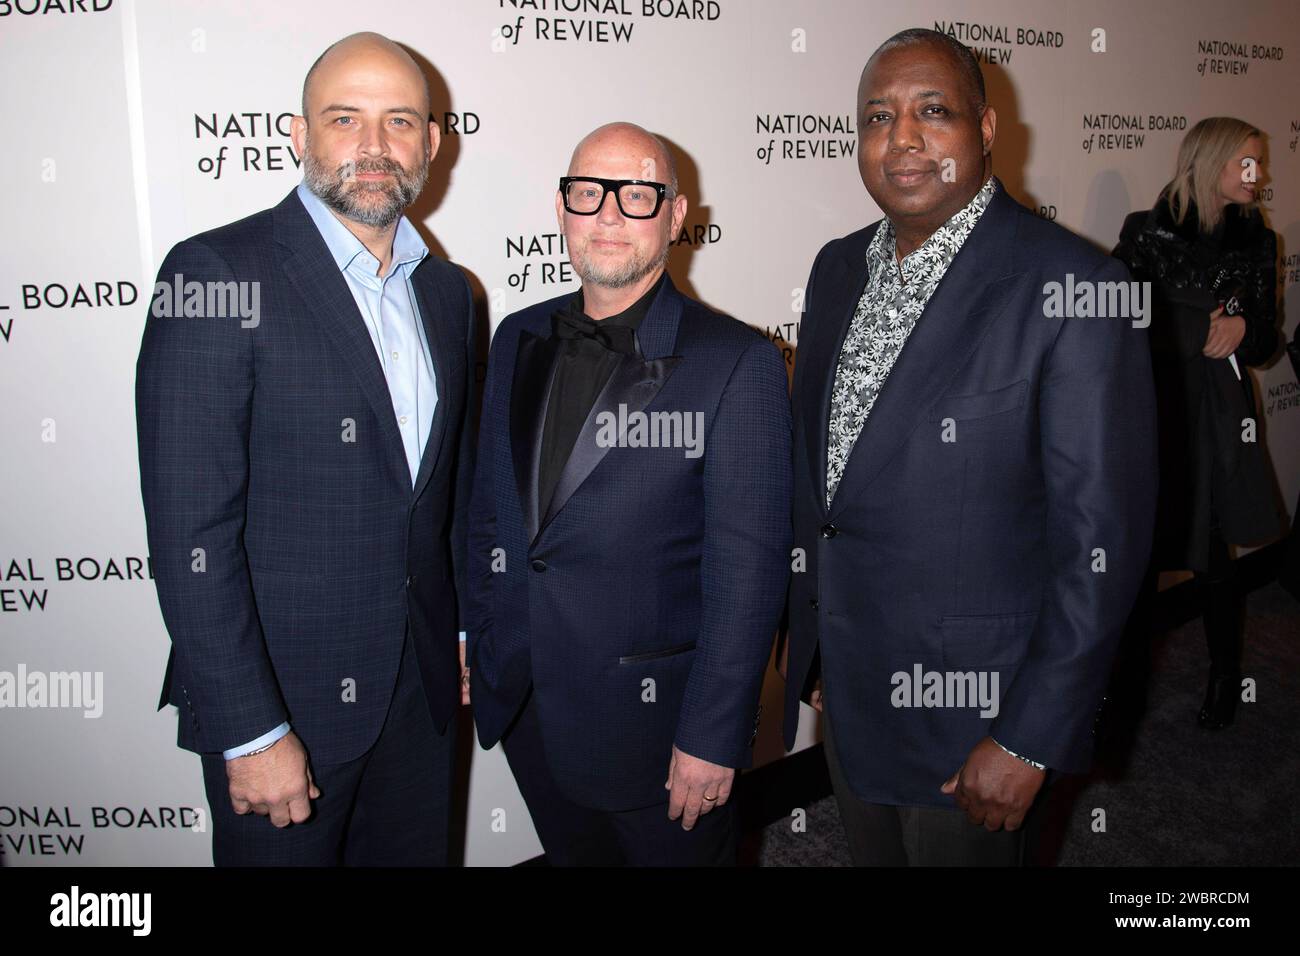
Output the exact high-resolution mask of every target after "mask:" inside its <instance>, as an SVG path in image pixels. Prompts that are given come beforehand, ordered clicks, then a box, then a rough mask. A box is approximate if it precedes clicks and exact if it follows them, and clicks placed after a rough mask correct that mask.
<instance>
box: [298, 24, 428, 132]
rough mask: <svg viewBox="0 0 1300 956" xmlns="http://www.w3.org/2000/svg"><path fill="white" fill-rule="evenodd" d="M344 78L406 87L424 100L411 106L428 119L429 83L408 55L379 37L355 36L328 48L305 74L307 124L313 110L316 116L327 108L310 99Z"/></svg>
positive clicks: (305, 114) (376, 34) (323, 104)
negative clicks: (415, 91)
mask: <svg viewBox="0 0 1300 956" xmlns="http://www.w3.org/2000/svg"><path fill="white" fill-rule="evenodd" d="M345 77H346V78H347V79H348V80H351V81H356V82H367V83H383V82H388V83H396V84H399V85H402V84H405V85H408V86H409V87H410V88H411V89H414V90H417V91H418V92H417V93H416V94H415V95H417V96H422V97H423V100H422V101H421V102H417V103H411V104H410V105H411V106H413V107H415V108H416V109H417V110H419V112H420V115H421V116H422V117H428V115H429V110H430V105H431V104H430V102H429V81H428V80H427V79H426V78H425V76H424V72H423V71H422V70H421V69H420V67H419V64H417V63H416V62H415V60H414V59H412V58H411V54H409V53H407V52H406V51H405V50H404V49H402V47H400V46H399V45H398V44H396V43H394V42H393V41H392V40H390V39H388V37H386V36H382V35H380V34H378V33H354V34H352V35H351V36H346V37H344V38H343V39H342V40H339V41H338V42H336V43H333V44H331V45H330V46H329V47H327V48H326V50H325V52H324V53H322V54H321V55H320V56H319V57H317V58H316V62H315V63H313V64H312V65H311V69H309V70H308V71H307V76H306V78H305V79H304V80H303V81H302V115H303V116H304V117H306V119H307V122H308V123H310V122H311V120H312V116H313V113H312V111H313V110H315V111H316V112H317V113H319V112H320V111H321V110H322V109H323V108H324V107H325V106H327V105H329V104H326V103H318V102H315V101H314V99H313V97H316V96H318V94H319V91H320V90H321V89H322V88H325V89H331V88H332V87H333V86H334V85H335V83H334V81H337V80H340V79H342V78H345Z"/></svg>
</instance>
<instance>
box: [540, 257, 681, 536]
mask: <svg viewBox="0 0 1300 956" xmlns="http://www.w3.org/2000/svg"><path fill="white" fill-rule="evenodd" d="M664 275H666V273H665V274H664ZM664 275H661V276H660V277H659V281H658V282H656V283H655V284H654V285H653V286H651V287H650V288H649V289H647V290H646V293H645V295H643V296H641V298H639V299H637V300H636V301H635V302H633V303H632V304H631V305H630V306H628V307H627V308H626V309H624V310H623V311H622V312H620V313H618V314H617V315H611V316H610V317H609V318H607V319H601V320H599V321H597V320H595V319H592V318H589V317H588V316H587V314H586V313H585V312H584V311H583V308H584V302H583V298H582V290H581V289H579V290H578V291H577V292H576V293H575V294H574V296H573V298H571V299H570V300H569V303H568V306H567V308H566V309H564V310H562V311H560V312H557V313H555V315H553V316H551V334H552V335H554V336H556V337H557V338H559V340H560V341H559V347H558V348H557V350H556V354H555V363H556V365H555V378H554V380H553V381H552V383H551V394H550V400H549V402H548V404H547V407H546V422H545V423H544V424H543V426H542V451H541V461H540V463H539V467H538V476H537V483H538V488H537V502H538V507H539V508H540V509H541V514H542V515H545V514H546V509H547V508H548V507H549V506H550V503H551V496H552V495H553V494H554V493H555V486H556V485H557V484H558V483H559V480H560V472H561V471H563V470H564V464H565V462H567V461H568V460H569V455H570V454H571V453H572V451H573V445H574V442H576V441H577V440H578V434H579V432H581V431H582V426H583V424H584V423H585V422H586V421H587V415H588V414H590V413H591V407H592V406H593V405H594V404H596V396H598V395H599V394H600V391H601V389H603V388H604V387H605V383H606V382H608V381H609V377H610V376H611V375H612V374H614V369H615V368H616V367H617V366H618V364H619V362H621V361H622V359H623V356H624V355H625V354H635V352H636V345H635V333H636V329H637V327H638V326H639V325H640V324H641V320H642V319H644V318H645V317H646V313H647V312H649V311H650V304H651V303H652V302H653V301H654V298H655V296H656V295H657V294H658V292H659V289H660V288H661V287H662V286H663V284H664Z"/></svg>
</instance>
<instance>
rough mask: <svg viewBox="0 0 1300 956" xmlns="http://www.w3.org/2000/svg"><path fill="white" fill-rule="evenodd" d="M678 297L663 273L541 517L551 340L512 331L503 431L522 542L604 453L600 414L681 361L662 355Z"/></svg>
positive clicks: (655, 383) (662, 378)
mask: <svg viewBox="0 0 1300 956" xmlns="http://www.w3.org/2000/svg"><path fill="white" fill-rule="evenodd" d="M682 302H683V299H682V295H681V293H679V292H678V291H677V289H676V287H675V286H673V283H672V279H668V278H666V279H665V281H664V284H663V287H662V288H661V289H660V290H659V293H658V294H657V295H656V296H655V300H654V302H653V303H652V304H651V306H650V310H649V312H647V313H646V317H645V318H644V319H643V320H642V321H641V325H640V327H639V328H638V329H637V334H636V341H637V354H635V355H624V356H623V358H622V360H621V361H620V362H619V364H618V365H617V366H615V368H614V371H613V373H612V374H611V375H610V377H609V380H608V381H607V382H606V383H605V385H604V387H603V388H602V389H601V391H600V394H599V395H597V396H596V400H595V402H594V403H593V404H592V407H591V411H590V412H588V413H587V418H586V420H585V421H584V422H583V426H582V429H581V431H580V432H579V434H578V438H577V440H576V441H575V442H574V446H573V452H572V453H571V454H570V455H569V458H568V460H567V461H566V462H565V463H564V468H563V469H562V470H561V471H560V476H559V479H558V480H557V482H556V485H555V492H554V494H553V495H552V496H551V501H550V505H549V507H548V508H547V510H546V514H545V515H539V514H538V511H539V507H540V506H539V503H538V500H537V499H538V488H537V484H538V469H539V466H540V460H541V446H542V432H543V430H544V427H545V424H546V409H547V405H548V404H549V401H550V394H551V383H552V381H553V379H554V376H555V356H556V352H557V350H558V344H559V343H558V341H557V340H556V339H555V338H554V337H553V336H551V335H550V334H549V333H548V334H547V335H545V336H539V335H534V334H532V333H530V332H522V333H520V337H519V347H518V350H517V354H516V358H515V376H514V384H513V385H512V388H511V401H510V404H511V408H510V423H511V427H510V433H511V447H512V448H513V449H514V453H515V479H516V482H517V484H518V487H519V500H520V502H521V503H522V505H523V510H524V520H525V522H526V523H527V525H528V536H529V541H530V542H531V541H534V540H536V538H537V536H538V534H540V533H541V531H542V530H543V529H544V528H545V527H546V526H547V525H548V524H549V523H550V522H551V521H552V520H554V518H555V516H556V515H558V514H559V513H560V511H561V510H563V508H564V506H565V505H566V504H567V503H568V502H569V500H570V499H571V498H572V497H573V495H574V493H575V492H576V491H577V490H578V488H579V487H581V485H582V483H583V482H584V481H586V480H587V478H588V477H590V475H591V473H592V472H593V471H595V470H596V467H597V466H598V465H599V464H600V463H601V462H602V461H604V459H605V456H606V455H607V454H609V448H608V447H600V446H598V444H597V442H596V433H597V431H598V430H599V428H598V425H597V422H598V420H599V417H600V415H601V413H602V412H609V413H611V414H613V415H615V416H617V415H618V409H619V406H620V405H624V406H626V408H627V414H630V413H632V412H634V411H642V410H644V409H645V407H646V406H647V405H649V404H650V402H652V401H653V400H654V399H655V396H657V395H658V394H659V392H660V390H661V389H662V388H663V386H664V383H665V382H666V381H667V380H668V377H669V376H670V375H672V372H673V369H675V368H676V367H677V364H678V362H680V360H681V359H680V357H678V356H673V355H669V354H668V353H669V352H671V351H672V349H673V347H674V345H675V343H676V341H677V328H678V325H679V323H680V321H681V314H682Z"/></svg>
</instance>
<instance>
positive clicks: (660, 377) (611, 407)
mask: <svg viewBox="0 0 1300 956" xmlns="http://www.w3.org/2000/svg"><path fill="white" fill-rule="evenodd" d="M680 361H681V359H680V358H679V357H677V356H669V357H666V358H659V359H650V360H649V361H642V360H641V358H640V357H638V356H636V355H624V356H623V361H621V362H620V363H619V364H618V366H617V367H616V368H615V369H614V373H613V374H612V375H610V377H609V381H607V382H606V383H605V387H604V388H603V389H601V391H600V394H599V395H598V396H596V401H595V403H594V404H593V405H592V406H591V411H590V412H589V413H588V414H587V420H586V421H585V422H583V425H582V431H581V432H579V433H578V438H577V440H576V441H575V442H574V443H573V452H572V453H571V454H570V455H569V460H568V461H566V462H565V463H564V469H563V470H562V471H561V472H560V478H559V481H557V482H556V485H555V494H553V495H552V496H551V504H550V507H549V508H548V509H547V512H546V517H545V518H543V519H542V528H545V527H546V526H547V525H548V524H550V523H551V520H552V519H553V518H554V517H555V516H556V515H557V514H559V513H560V510H561V509H562V508H563V507H564V506H565V504H567V503H568V501H569V499H570V498H571V497H573V493H574V492H575V491H577V490H578V488H579V487H580V486H581V485H582V483H583V482H584V481H586V480H587V477H588V476H589V475H590V474H591V473H592V472H593V471H595V470H596V466H597V465H599V464H600V463H601V462H602V461H603V460H604V459H605V456H606V455H607V454H609V446H608V445H605V446H601V445H598V444H597V442H596V435H597V432H599V431H600V427H599V425H598V424H597V423H598V422H599V420H600V416H601V414H602V413H608V414H610V415H613V416H614V420H615V421H622V420H626V417H627V416H628V415H630V414H632V413H633V412H639V411H642V410H643V409H644V408H645V407H646V406H647V405H649V404H650V403H651V402H652V401H654V397H655V396H656V395H658V394H659V390H660V389H662V388H663V386H664V382H666V381H668V376H670V375H672V373H673V369H675V368H676V367H677V363H678V362H680ZM620 405H622V406H626V410H625V411H620V408H619V406H620Z"/></svg>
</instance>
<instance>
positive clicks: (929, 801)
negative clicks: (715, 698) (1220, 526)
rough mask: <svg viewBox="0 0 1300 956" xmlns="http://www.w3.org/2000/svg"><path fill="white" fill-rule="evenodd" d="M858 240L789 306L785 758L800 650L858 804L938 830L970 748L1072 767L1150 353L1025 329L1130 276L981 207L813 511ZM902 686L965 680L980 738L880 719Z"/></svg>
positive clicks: (822, 483)
mask: <svg viewBox="0 0 1300 956" xmlns="http://www.w3.org/2000/svg"><path fill="white" fill-rule="evenodd" d="M878 226H879V223H875V224H873V225H871V226H868V227H867V228H866V229H862V230H859V231H858V232H855V233H852V234H850V235H848V236H845V237H844V238H842V239H837V240H835V241H833V242H830V243H828V244H827V245H826V246H825V247H824V248H823V249H822V250H821V252H820V253H819V254H818V256H817V260H816V262H815V263H814V264H813V270H812V276H811V278H810V279H809V282H808V289H807V295H806V298H805V314H804V318H803V323H802V326H801V328H800V335H799V350H798V356H797V360H796V366H795V376H794V385H793V394H792V400H793V408H794V412H793V413H794V446H795V452H794V460H795V506H794V527H795V547H796V548H803V549H805V551H806V554H807V562H808V563H807V570H806V571H803V572H801V573H796V574H794V575H792V579H791V585H790V606H789V619H790V650H789V655H790V656H789V664H788V671H787V676H788V680H787V687H786V707H785V739H786V746H787V747H790V746H792V745H793V742H794V734H795V727H796V724H797V722H798V718H799V707H798V701H799V699H800V695H801V693H802V692H803V691H804V689H805V682H806V681H808V680H809V679H810V669H811V667H812V664H813V662H814V657H815V652H816V651H817V650H818V648H820V652H821V673H822V680H823V690H824V692H825V695H826V704H825V706H826V709H827V714H828V717H829V719H830V720H831V721H832V722H833V723H834V725H835V741H836V749H837V751H838V752H839V755H840V760H841V762H842V764H843V767H844V772H845V775H846V777H847V779H848V781H849V783H850V785H851V786H852V788H853V790H854V792H855V793H857V795H858V796H859V797H861V798H862V799H863V800H868V801H871V802H875V803H884V804H895V805H914V806H939V807H952V806H954V804H953V801H952V798H951V797H949V796H945V795H944V794H941V793H940V792H939V788H940V786H941V785H942V784H943V783H944V782H945V781H946V780H947V779H948V778H949V777H950V776H951V775H952V774H953V773H954V772H955V771H956V770H957V769H958V768H959V767H961V765H962V763H963V761H964V760H965V758H966V756H967V754H968V753H969V752H970V750H971V748H972V747H973V746H974V745H975V744H976V743H977V742H978V741H979V740H980V739H981V738H983V737H984V736H986V735H991V736H992V737H993V738H994V739H995V740H997V741H998V742H999V743H1001V744H1002V745H1003V746H1004V747H1007V748H1008V749H1010V750H1012V751H1014V752H1016V753H1018V754H1021V755H1023V756H1026V757H1029V758H1031V759H1033V760H1036V761H1038V762H1040V763H1044V764H1046V765H1047V766H1048V767H1050V768H1053V769H1055V770H1060V771H1067V772H1070V771H1083V770H1085V769H1086V768H1087V766H1088V764H1089V761H1090V759H1091V747H1092V737H1091V732H1092V727H1093V723H1094V719H1095V715H1096V712H1097V708H1098V705H1099V704H1100V702H1101V698H1102V694H1103V691H1104V686H1105V683H1106V677H1107V673H1108V669H1109V666H1110V663H1111V659H1112V656H1113V654H1114V650H1115V647H1116V644H1117V640H1118V637H1119V634H1120V631H1121V629H1122V627H1123V625H1124V622H1125V619H1126V617H1127V615H1128V612H1129V609H1130V607H1131V606H1132V604H1133V601H1134V598H1135V596H1136V594H1137V589H1138V587H1139V584H1140V582H1141V580H1142V576H1143V572H1144V571H1145V569H1146V564H1147V557H1148V554H1149V552H1150V546H1151V531H1152V523H1153V520H1154V504H1155V489H1156V459H1155V415H1154V404H1153V403H1154V393H1153V389H1152V383H1151V362H1150V358H1149V355H1148V350H1147V338H1146V330H1145V329H1143V328H1135V327H1134V326H1133V324H1132V322H1131V321H1130V320H1129V319H1127V318H1049V317H1047V316H1045V314H1044V286H1045V284H1046V283H1048V282H1052V281H1061V282H1063V281H1064V276H1065V274H1066V273H1073V275H1074V277H1075V281H1076V283H1077V282H1080V281H1085V280H1086V281H1116V282H1126V281H1128V280H1129V274H1128V271H1127V270H1126V269H1125V267H1124V266H1123V264H1122V263H1120V262H1119V261H1118V260H1115V259H1111V258H1109V257H1107V256H1106V255H1104V254H1102V253H1100V252H1098V251H1096V250H1095V249H1094V248H1093V247H1092V246H1090V245H1089V244H1088V243H1087V242H1085V241H1084V240H1083V239H1081V238H1079V237H1078V236H1075V235H1074V234H1072V233H1070V232H1069V231H1067V230H1065V229H1063V228H1062V227H1060V226H1058V225H1055V224H1054V223H1051V222H1047V221H1046V220H1043V219H1041V218H1039V217H1038V216H1036V215H1034V213H1033V212H1031V211H1030V210H1028V209H1026V208H1025V207H1024V206H1022V205H1020V204H1019V203H1017V202H1016V201H1015V200H1014V199H1012V198H1011V197H1010V196H1008V195H1007V193H1006V191H1005V189H1003V188H999V189H998V190H997V191H996V192H995V194H994V195H993V198H992V201H991V202H990V203H989V206H988V208H987V209H986V210H985V212H984V214H983V216H982V217H981V218H980V220H979V222H978V223H977V224H976V226H975V228H974V229H973V231H972V232H971V234H970V235H969V236H968V238H967V239H966V242H965V244H964V245H963V246H962V248H961V251H960V252H959V253H958V254H957V256H956V258H955V259H954V261H953V262H952V264H951V266H950V268H949V269H948V272H947V274H946V275H945V276H944V278H943V280H942V281H941V282H940V284H939V287H938V289H936V291H935V293H934V296H933V297H932V298H931V299H930V301H929V303H928V305H927V307H926V309H925V311H924V313H923V314H922V316H921V318H920V319H919V321H918V322H917V324H916V327H915V328H914V329H913V331H912V333H911V335H910V337H909V338H908V341H907V343H906V344H905V346H904V347H903V350H902V352H901V353H900V355H899V357H898V360H897V362H896V364H895V365H894V367H893V370H892V371H891V373H890V375H889V378H888V379H887V380H886V382H885V385H884V388H883V389H882V390H881V393H880V395H879V397H878V398H877V401H876V404H875V406H874V408H873V409H872V412H871V415H870V416H869V417H868V419H867V421H866V424H865V426H864V428H863V430H862V432H861V434H860V435H859V437H858V440H857V443H856V445H855V446H854V448H853V451H852V454H851V455H850V457H849V460H848V463H847V466H846V470H845V473H844V476H843V479H842V481H841V483H840V485H839V487H838V489H837V491H836V495H835V498H834V501H833V502H832V504H831V507H830V508H829V509H828V508H827V507H826V441H827V421H828V417H829V414H830V393H831V385H832V380H833V378H834V374H835V367H836V363H837V359H838V356H839V353H840V347H841V344H842V342H843V340H844V337H845V334H846V333H847V331H848V328H849V324H850V322H851V320H852V316H853V312H854V310H855V308H856V306H857V303H858V300H859V298H860V297H861V295H862V291H863V288H864V286H865V283H866V278H867V275H866V250H867V246H868V244H869V243H870V241H871V237H872V236H873V235H874V234H875V230H876V228H877V227H878ZM945 439H948V440H945ZM1101 568H1104V570H1100V569H1101ZM917 665H920V667H921V672H920V673H921V674H922V675H924V674H925V673H927V672H938V673H946V672H952V673H954V674H956V673H968V672H979V671H984V672H985V673H986V680H987V682H988V683H987V684H986V687H988V688H989V689H990V690H991V688H992V675H993V674H994V673H996V674H997V676H998V689H999V695H998V696H999V702H998V707H997V714H996V716H991V717H981V716H980V710H981V708H979V707H969V706H968V707H955V706H949V707H927V706H920V707H917V706H906V707H905V706H895V705H896V704H900V703H903V702H910V703H912V704H915V703H917V699H916V697H915V696H903V695H901V694H898V693H896V692H898V691H899V690H900V688H906V686H907V685H906V684H904V683H903V682H902V681H897V682H896V681H895V679H894V676H893V675H895V674H897V673H900V672H902V673H906V674H907V675H908V676H909V680H910V678H911V677H913V676H914V675H915V674H916V673H917V671H916V667H917ZM956 700H957V699H956V698H955V696H954V697H953V698H950V699H949V700H948V702H949V703H954V702H956ZM922 703H924V701H923V700H922ZM990 709H991V708H990Z"/></svg>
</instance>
